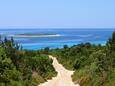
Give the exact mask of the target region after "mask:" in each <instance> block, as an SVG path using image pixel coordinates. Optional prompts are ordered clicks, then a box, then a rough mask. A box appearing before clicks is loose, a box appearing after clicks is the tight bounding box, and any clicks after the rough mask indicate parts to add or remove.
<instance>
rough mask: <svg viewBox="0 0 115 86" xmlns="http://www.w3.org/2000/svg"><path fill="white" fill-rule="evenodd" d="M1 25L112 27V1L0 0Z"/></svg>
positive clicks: (114, 2)
mask: <svg viewBox="0 0 115 86" xmlns="http://www.w3.org/2000/svg"><path fill="white" fill-rule="evenodd" d="M0 28H115V0H0Z"/></svg>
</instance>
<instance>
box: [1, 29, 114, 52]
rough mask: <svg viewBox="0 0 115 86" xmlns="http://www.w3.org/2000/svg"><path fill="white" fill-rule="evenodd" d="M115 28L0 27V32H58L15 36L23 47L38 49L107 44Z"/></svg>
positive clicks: (8, 33) (8, 34)
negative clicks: (87, 43)
mask: <svg viewBox="0 0 115 86" xmlns="http://www.w3.org/2000/svg"><path fill="white" fill-rule="evenodd" d="M113 31H115V28H114V29H112V28H106V29H104V28H101V29H100V28H98V29H97V28H90V29H88V28H36V29H30V28H29V29H27V28H26V29H22V28H20V29H19V28H18V29H17V28H16V29H0V34H2V35H4V36H6V37H8V38H10V37H11V35H14V34H58V35H52V36H14V40H15V41H16V42H18V43H19V44H20V45H22V47H23V49H28V50H37V49H43V48H45V47H49V48H63V46H64V45H68V46H73V45H77V44H80V43H86V42H90V43H92V44H96V45H97V44H101V45H104V44H106V41H107V40H108V39H109V38H110V37H111V36H112V32H113Z"/></svg>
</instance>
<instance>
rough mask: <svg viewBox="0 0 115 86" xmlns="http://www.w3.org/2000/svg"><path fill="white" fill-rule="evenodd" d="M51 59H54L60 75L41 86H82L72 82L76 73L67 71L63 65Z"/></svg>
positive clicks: (54, 64)
mask: <svg viewBox="0 0 115 86" xmlns="http://www.w3.org/2000/svg"><path fill="white" fill-rule="evenodd" d="M49 57H50V58H51V59H53V66H54V68H55V70H56V71H57V72H58V75H57V76H56V77H54V78H52V80H48V81H47V82H45V83H43V84H40V85H39V86H80V85H78V84H76V85H75V84H74V83H73V82H72V78H71V75H72V74H73V73H74V71H69V70H67V69H65V68H64V67H63V66H62V65H61V64H59V63H58V61H57V59H56V58H55V57H53V56H49Z"/></svg>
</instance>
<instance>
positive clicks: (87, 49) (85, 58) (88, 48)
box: [51, 32, 115, 86]
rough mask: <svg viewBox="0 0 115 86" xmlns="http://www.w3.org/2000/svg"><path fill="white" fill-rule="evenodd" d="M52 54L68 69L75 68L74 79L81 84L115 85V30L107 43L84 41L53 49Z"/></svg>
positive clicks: (92, 85)
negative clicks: (97, 43)
mask: <svg viewBox="0 0 115 86" xmlns="http://www.w3.org/2000/svg"><path fill="white" fill-rule="evenodd" d="M51 53H52V55H54V56H56V57H57V59H58V61H59V62H60V63H61V64H63V65H64V66H65V67H66V68H67V69H70V70H75V72H74V75H72V78H73V81H74V82H75V83H79V84H80V86H115V32H113V34H112V37H111V38H109V39H108V40H107V42H106V45H104V46H102V45H100V44H99V45H94V44H90V43H84V44H83V43H82V44H78V45H74V46H72V47H68V46H67V45H65V46H64V48H62V49H58V48H57V49H52V50H51Z"/></svg>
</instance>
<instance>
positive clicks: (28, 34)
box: [12, 33, 60, 36]
mask: <svg viewBox="0 0 115 86" xmlns="http://www.w3.org/2000/svg"><path fill="white" fill-rule="evenodd" d="M12 36H60V34H31V33H27V34H26V33H25V34H14V35H12Z"/></svg>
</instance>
